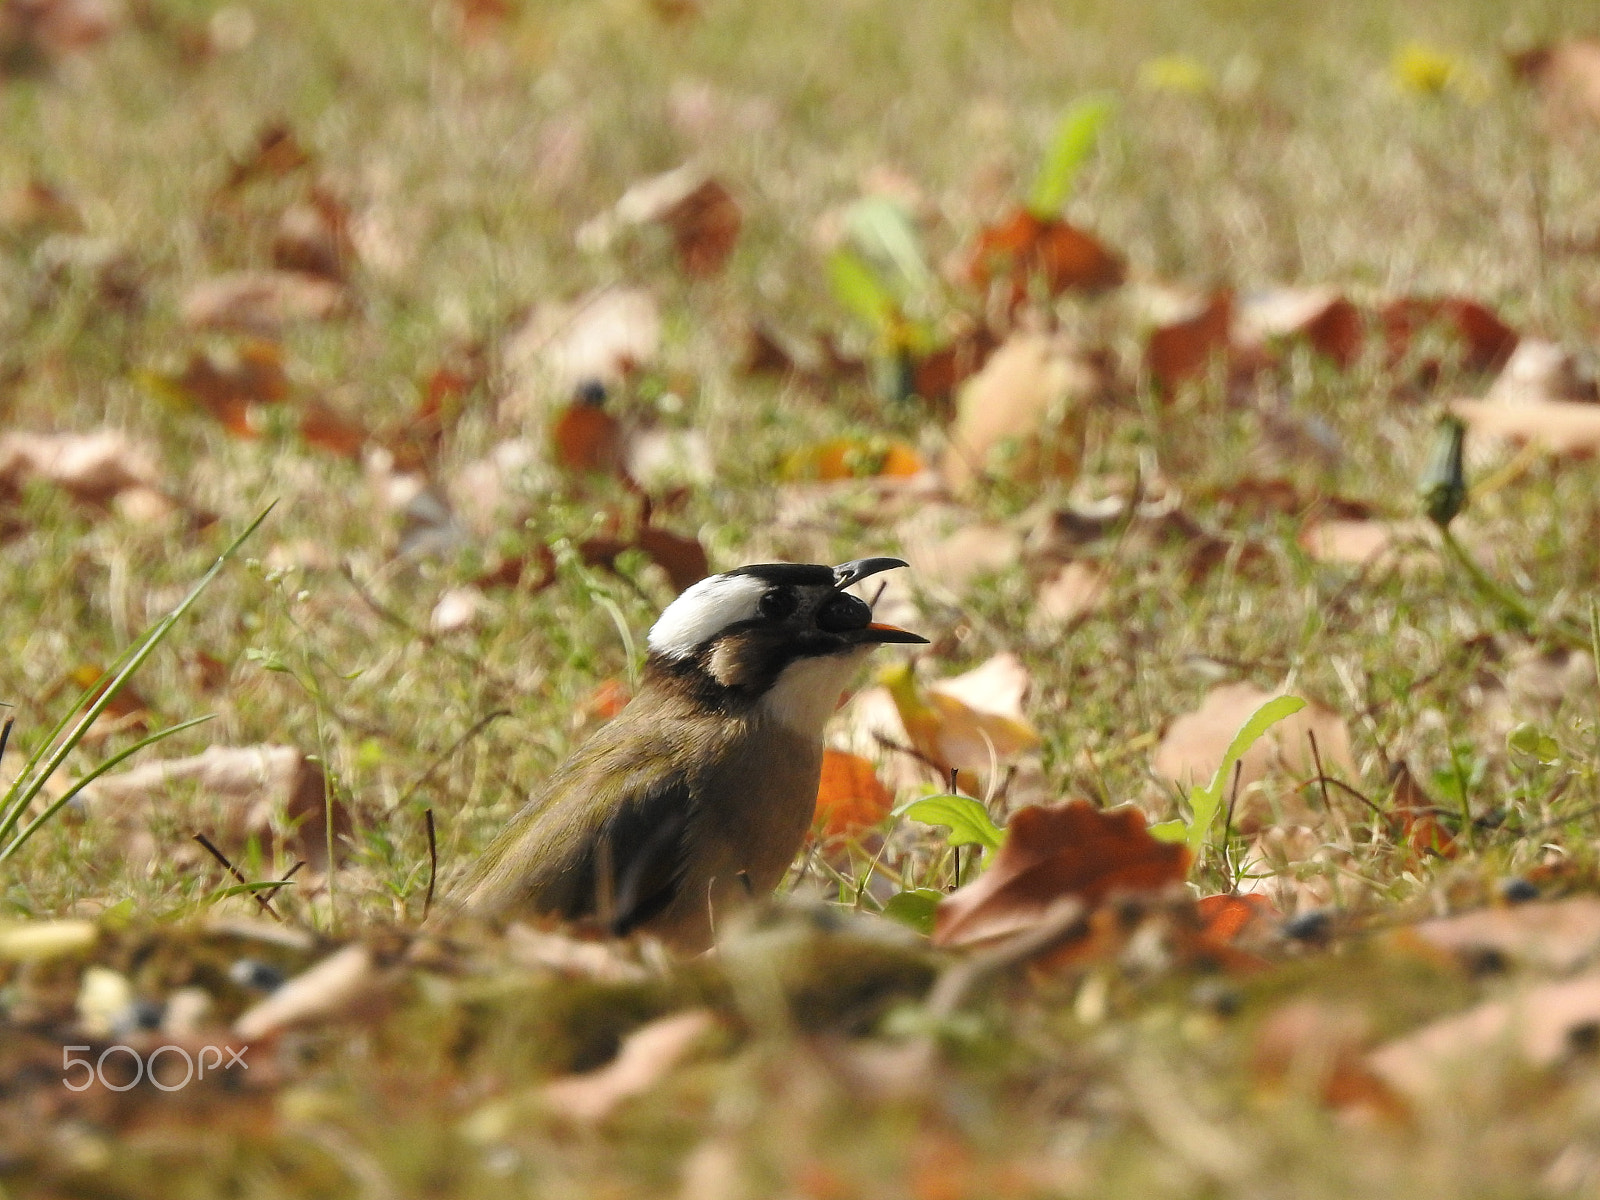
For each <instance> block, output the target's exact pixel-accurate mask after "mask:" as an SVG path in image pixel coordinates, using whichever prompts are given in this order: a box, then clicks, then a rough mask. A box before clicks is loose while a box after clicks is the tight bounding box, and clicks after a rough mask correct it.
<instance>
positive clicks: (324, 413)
mask: <svg viewBox="0 0 1600 1200" xmlns="http://www.w3.org/2000/svg"><path fill="white" fill-rule="evenodd" d="M299 428H300V436H301V438H303V439H304V440H305V443H306V445H308V446H315V447H316V448H317V449H319V450H326V451H328V453H330V454H336V455H338V456H339V457H340V458H348V459H352V460H355V459H359V458H360V457H361V452H362V451H363V450H365V449H366V446H367V442H368V441H369V440H370V438H371V436H372V435H371V431H369V430H368V429H367V427H366V426H365V425H363V424H361V422H360V421H357V420H356V419H355V418H354V417H350V416H347V415H346V414H344V413H342V412H340V411H339V410H338V409H336V408H334V407H333V406H332V405H331V404H329V403H328V402H327V401H326V400H322V399H320V398H318V397H315V396H313V397H312V398H310V399H309V400H307V401H306V402H305V404H304V405H303V406H302V407H301V409H300V421H299Z"/></svg>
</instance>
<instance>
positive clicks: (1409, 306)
mask: <svg viewBox="0 0 1600 1200" xmlns="http://www.w3.org/2000/svg"><path fill="white" fill-rule="evenodd" d="M1379 320H1380V321H1381V322H1382V325H1383V333H1384V339H1385V345H1386V346H1387V349H1388V354H1389V361H1390V362H1391V363H1394V362H1398V361H1399V360H1400V359H1402V358H1404V357H1405V356H1406V354H1408V353H1409V352H1410V351H1411V348H1412V346H1413V344H1414V343H1415V342H1416V340H1417V339H1418V337H1419V336H1421V335H1422V334H1423V333H1424V332H1425V331H1427V330H1428V329H1430V328H1431V329H1442V330H1445V331H1447V332H1449V333H1450V334H1452V335H1453V336H1454V338H1455V340H1456V342H1457V344H1458V345H1459V346H1460V348H1461V362H1462V365H1463V366H1465V367H1466V368H1467V369H1468V370H1472V371H1498V370H1500V369H1501V368H1502V367H1504V366H1505V365H1506V362H1507V361H1508V360H1509V359H1510V358H1511V354H1512V352H1513V351H1514V350H1516V348H1517V341H1518V334H1517V331H1516V330H1514V329H1512V328H1511V327H1510V326H1509V325H1507V324H1506V323H1505V322H1504V321H1502V320H1501V319H1500V318H1499V317H1498V316H1497V315H1496V314H1495V312H1494V310H1493V309H1491V308H1489V307H1488V306H1487V305H1485V304H1480V303H1478V302H1477V301H1476V300H1466V299H1462V298H1460V297H1455V296H1447V297H1443V298H1435V297H1422V296H1403V297H1401V298H1400V299H1398V300H1392V301H1390V302H1389V303H1388V304H1387V305H1385V306H1384V308H1383V311H1382V312H1381V313H1380V314H1379Z"/></svg>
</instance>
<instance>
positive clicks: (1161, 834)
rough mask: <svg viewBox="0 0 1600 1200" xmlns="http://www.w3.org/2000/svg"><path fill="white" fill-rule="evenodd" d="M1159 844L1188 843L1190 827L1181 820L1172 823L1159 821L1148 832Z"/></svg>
mask: <svg viewBox="0 0 1600 1200" xmlns="http://www.w3.org/2000/svg"><path fill="white" fill-rule="evenodd" d="M1147 832H1148V833H1149V834H1150V836H1151V837H1153V838H1155V840H1156V841H1158V842H1187V841H1188V840H1189V826H1188V825H1186V824H1184V822H1183V820H1182V819H1181V818H1179V819H1174V820H1171V821H1158V822H1156V824H1154V825H1152V826H1150V828H1149V829H1148V831H1147Z"/></svg>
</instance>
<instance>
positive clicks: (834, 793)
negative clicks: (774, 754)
mask: <svg viewBox="0 0 1600 1200" xmlns="http://www.w3.org/2000/svg"><path fill="white" fill-rule="evenodd" d="M893 807H894V796H893V795H891V794H890V792H889V789H888V788H886V787H884V786H883V784H882V783H880V782H879V780H878V775H877V772H876V771H874V770H873V768H872V764H871V763H870V762H868V761H867V760H866V759H864V758H862V757H861V756H860V755H859V754H850V753H847V752H846V751H843V750H834V749H832V748H831V747H830V748H828V749H826V750H824V751H823V752H822V778H821V780H820V781H819V782H818V784H817V812H816V816H815V817H814V818H813V820H812V824H813V825H814V826H815V827H816V828H817V830H818V833H819V834H820V835H821V836H822V837H823V838H833V837H844V836H849V835H851V834H856V833H860V832H861V831H862V830H864V829H871V828H872V827H873V826H874V825H877V824H878V823H880V822H881V821H882V820H883V819H884V818H885V817H887V816H888V815H889V810H890V809H891V808H893Z"/></svg>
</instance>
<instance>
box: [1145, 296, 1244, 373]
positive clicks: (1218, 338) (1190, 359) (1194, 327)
mask: <svg viewBox="0 0 1600 1200" xmlns="http://www.w3.org/2000/svg"><path fill="white" fill-rule="evenodd" d="M1232 338H1233V291H1232V289H1229V288H1224V289H1222V290H1221V291H1218V292H1216V293H1214V294H1213V295H1212V296H1211V298H1210V299H1209V300H1207V301H1206V305H1205V307H1204V308H1202V309H1201V310H1200V311H1199V312H1198V313H1196V314H1194V315H1193V316H1191V317H1188V318H1186V319H1184V320H1181V321H1175V322H1173V323H1172V324H1170V325H1163V326H1161V327H1159V328H1158V329H1155V330H1154V331H1152V332H1151V334H1150V340H1149V342H1148V344H1147V345H1146V347H1145V366H1146V368H1147V369H1148V370H1149V372H1150V376H1151V378H1152V379H1154V380H1155V381H1156V383H1157V384H1159V385H1160V386H1161V387H1162V389H1164V390H1165V391H1168V392H1171V391H1172V390H1173V389H1174V388H1176V387H1177V386H1178V385H1179V384H1181V383H1184V382H1186V381H1187V380H1190V379H1193V378H1196V377H1197V376H1199V375H1202V374H1204V372H1205V371H1206V369H1207V368H1208V367H1209V365H1210V363H1211V361H1212V359H1214V358H1216V357H1218V356H1224V355H1226V354H1228V352H1229V351H1230V349H1231V348H1232Z"/></svg>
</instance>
